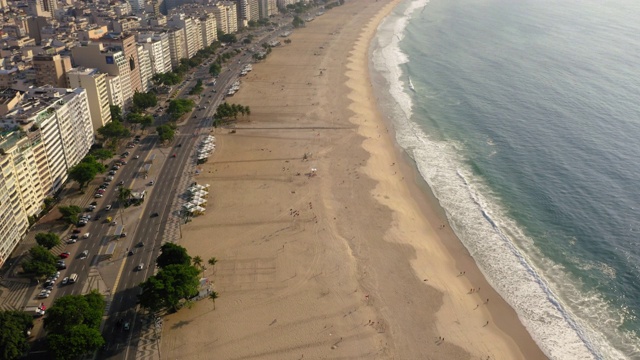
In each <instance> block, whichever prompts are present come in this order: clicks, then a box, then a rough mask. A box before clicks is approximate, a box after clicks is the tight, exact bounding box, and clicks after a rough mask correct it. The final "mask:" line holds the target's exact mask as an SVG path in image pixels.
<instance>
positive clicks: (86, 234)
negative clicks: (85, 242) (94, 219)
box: [82, 233, 91, 239]
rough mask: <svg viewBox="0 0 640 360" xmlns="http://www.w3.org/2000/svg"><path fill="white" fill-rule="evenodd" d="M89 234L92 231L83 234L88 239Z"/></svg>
mask: <svg viewBox="0 0 640 360" xmlns="http://www.w3.org/2000/svg"><path fill="white" fill-rule="evenodd" d="M89 235H91V233H84V235H82V237H83V238H85V239H88V238H89Z"/></svg>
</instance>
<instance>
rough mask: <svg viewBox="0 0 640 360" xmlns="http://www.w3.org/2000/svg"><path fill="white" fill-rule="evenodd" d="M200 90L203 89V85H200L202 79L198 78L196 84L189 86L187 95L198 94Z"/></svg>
mask: <svg viewBox="0 0 640 360" xmlns="http://www.w3.org/2000/svg"><path fill="white" fill-rule="evenodd" d="M202 90H204V87H203V86H202V80H201V79H198V81H197V82H196V85H195V86H194V87H193V88H191V91H189V95H198V94H200V93H201V92H202Z"/></svg>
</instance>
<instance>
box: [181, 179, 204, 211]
mask: <svg viewBox="0 0 640 360" xmlns="http://www.w3.org/2000/svg"><path fill="white" fill-rule="evenodd" d="M205 189H209V184H206V185H199V184H195V185H193V186H191V187H190V188H189V189H187V190H188V191H189V193H190V194H191V200H189V202H188V203H186V204H184V205H183V206H182V207H183V208H184V209H185V210H186V211H187V212H189V213H191V214H192V215H200V214H203V213H204V212H205V210H206V208H205V206H207V199H206V197H207V196H208V195H209V192H208V191H207V190H205Z"/></svg>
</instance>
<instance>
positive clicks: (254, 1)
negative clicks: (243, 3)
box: [247, 0, 260, 21]
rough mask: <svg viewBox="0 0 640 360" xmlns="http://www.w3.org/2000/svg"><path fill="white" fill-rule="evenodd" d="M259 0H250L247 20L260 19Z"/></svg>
mask: <svg viewBox="0 0 640 360" xmlns="http://www.w3.org/2000/svg"><path fill="white" fill-rule="evenodd" d="M258 2H259V0H248V6H249V8H248V10H247V12H248V15H249V17H248V18H247V21H250V20H253V21H258V20H259V19H260V5H259V4H258Z"/></svg>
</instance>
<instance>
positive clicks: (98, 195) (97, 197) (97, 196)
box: [93, 193, 103, 199]
mask: <svg viewBox="0 0 640 360" xmlns="http://www.w3.org/2000/svg"><path fill="white" fill-rule="evenodd" d="M102 196H103V195H102V194H99V193H96V194H95V195H93V197H94V198H96V199H99V198H101V197H102Z"/></svg>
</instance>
